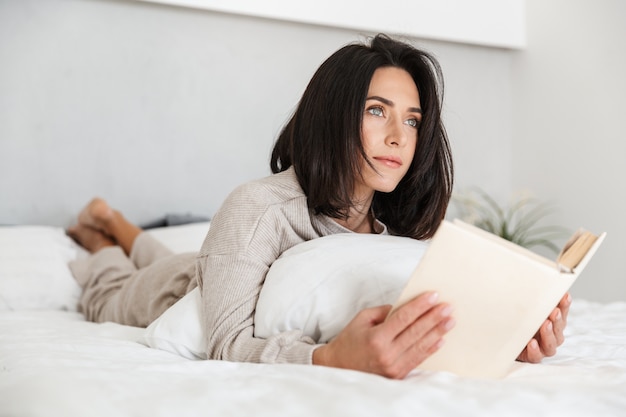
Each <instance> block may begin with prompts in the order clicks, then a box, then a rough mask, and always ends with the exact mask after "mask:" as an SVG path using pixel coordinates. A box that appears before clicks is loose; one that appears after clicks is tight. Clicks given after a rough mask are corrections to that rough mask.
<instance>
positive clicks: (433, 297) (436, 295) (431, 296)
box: [428, 292, 439, 304]
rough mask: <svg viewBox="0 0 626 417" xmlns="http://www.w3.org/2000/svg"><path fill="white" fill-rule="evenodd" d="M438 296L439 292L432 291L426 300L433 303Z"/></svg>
mask: <svg viewBox="0 0 626 417" xmlns="http://www.w3.org/2000/svg"><path fill="white" fill-rule="evenodd" d="M438 298H439V294H438V293H436V292H434V293H432V294H430V295H429V296H428V302H429V303H431V304H435V303H436V302H437V299H438Z"/></svg>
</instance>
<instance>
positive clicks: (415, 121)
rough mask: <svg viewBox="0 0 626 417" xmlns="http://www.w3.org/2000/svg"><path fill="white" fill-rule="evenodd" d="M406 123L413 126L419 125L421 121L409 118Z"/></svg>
mask: <svg viewBox="0 0 626 417" xmlns="http://www.w3.org/2000/svg"><path fill="white" fill-rule="evenodd" d="M405 123H406V124H407V125H409V126H411V127H419V125H420V122H419V120H417V119H409V120H407V121H406V122H405Z"/></svg>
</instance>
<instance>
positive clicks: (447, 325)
mask: <svg viewBox="0 0 626 417" xmlns="http://www.w3.org/2000/svg"><path fill="white" fill-rule="evenodd" d="M455 324H456V321H454V319H449V320H448V321H446V322H445V324H444V325H443V328H444V329H446V330H450V329H452V328H453V327H454V325H455Z"/></svg>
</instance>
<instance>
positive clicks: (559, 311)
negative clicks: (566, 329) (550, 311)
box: [556, 310, 561, 320]
mask: <svg viewBox="0 0 626 417" xmlns="http://www.w3.org/2000/svg"><path fill="white" fill-rule="evenodd" d="M556 319H557V320H561V310H557V311H556Z"/></svg>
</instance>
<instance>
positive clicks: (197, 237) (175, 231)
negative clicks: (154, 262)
mask: <svg viewBox="0 0 626 417" xmlns="http://www.w3.org/2000/svg"><path fill="white" fill-rule="evenodd" d="M210 225H211V222H209V221H207V222H198V223H189V224H182V225H178V226H167V227H157V228H154V229H148V230H146V232H148V233H149V234H151V235H152V237H154V238H155V239H157V240H158V241H160V242H161V243H163V244H164V245H165V246H167V247H168V248H169V249H170V250H171V251H172V252H174V253H183V252H199V251H200V247H201V246H202V243H203V242H204V238H205V237H206V234H207V232H208V231H209V226H210Z"/></svg>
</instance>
